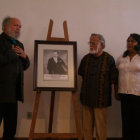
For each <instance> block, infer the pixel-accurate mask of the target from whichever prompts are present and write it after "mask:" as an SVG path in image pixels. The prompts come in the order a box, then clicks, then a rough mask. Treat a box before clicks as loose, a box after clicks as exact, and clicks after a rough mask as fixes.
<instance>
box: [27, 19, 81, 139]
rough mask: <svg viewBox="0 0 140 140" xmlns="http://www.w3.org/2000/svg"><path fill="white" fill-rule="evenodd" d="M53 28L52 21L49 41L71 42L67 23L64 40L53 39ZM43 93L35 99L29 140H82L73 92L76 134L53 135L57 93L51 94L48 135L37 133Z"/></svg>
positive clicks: (38, 93) (75, 98)
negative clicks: (71, 139) (74, 139)
mask: <svg viewBox="0 0 140 140" xmlns="http://www.w3.org/2000/svg"><path fill="white" fill-rule="evenodd" d="M52 27H53V21H52V20H50V23H49V29H48V35H47V39H46V40H47V41H69V36H68V29H67V23H66V21H64V22H63V29H64V38H57V37H51V33H52ZM40 95H41V91H37V93H36V97H35V104H34V109H33V118H32V122H31V128H30V133H29V140H32V139H33V138H59V139H62V138H77V139H78V140H82V134H81V127H80V118H79V115H78V105H77V94H76V93H75V92H72V100H73V107H74V116H75V123H76V133H52V125H53V112H54V102H55V91H52V93H51V105H50V116H49V128H48V133H35V132H34V130H35V124H36V118H37V112H38V107H39V101H40Z"/></svg>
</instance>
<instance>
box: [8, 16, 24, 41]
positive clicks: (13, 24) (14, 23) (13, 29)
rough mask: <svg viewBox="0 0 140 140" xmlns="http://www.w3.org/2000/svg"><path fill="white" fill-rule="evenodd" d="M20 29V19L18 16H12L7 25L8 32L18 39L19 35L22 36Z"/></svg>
mask: <svg viewBox="0 0 140 140" xmlns="http://www.w3.org/2000/svg"><path fill="white" fill-rule="evenodd" d="M20 29H21V23H20V21H19V20H18V19H16V18H12V19H11V20H10V24H9V26H7V27H6V33H7V34H8V35H9V36H11V37H13V38H15V39H18V37H19V36H20Z"/></svg>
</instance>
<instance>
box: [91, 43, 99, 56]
mask: <svg viewBox="0 0 140 140" xmlns="http://www.w3.org/2000/svg"><path fill="white" fill-rule="evenodd" d="M98 52H99V45H98V46H97V49H94V48H90V50H89V53H90V54H98Z"/></svg>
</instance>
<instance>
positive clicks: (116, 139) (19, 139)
mask: <svg viewBox="0 0 140 140" xmlns="http://www.w3.org/2000/svg"><path fill="white" fill-rule="evenodd" d="M46 139H47V138H45V139H44V138H39V139H34V140H46ZM0 140H2V138H0ZM15 140H28V138H16V139H15ZM50 140H62V139H58V138H57V139H50ZM63 140H68V139H65V138H64V139H63ZM69 140H77V139H69ZM93 140H95V138H94V139H93ZM107 140H122V138H107Z"/></svg>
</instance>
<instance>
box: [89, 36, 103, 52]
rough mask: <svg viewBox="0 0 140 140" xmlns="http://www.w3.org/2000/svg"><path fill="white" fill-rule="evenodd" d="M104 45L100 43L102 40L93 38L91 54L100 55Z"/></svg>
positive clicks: (91, 39) (91, 40) (96, 37)
mask: <svg viewBox="0 0 140 140" xmlns="http://www.w3.org/2000/svg"><path fill="white" fill-rule="evenodd" d="M102 49H103V44H102V43H101V42H100V39H99V37H98V36H92V37H91V38H90V53H92V54H98V53H100V52H101V51H102Z"/></svg>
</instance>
